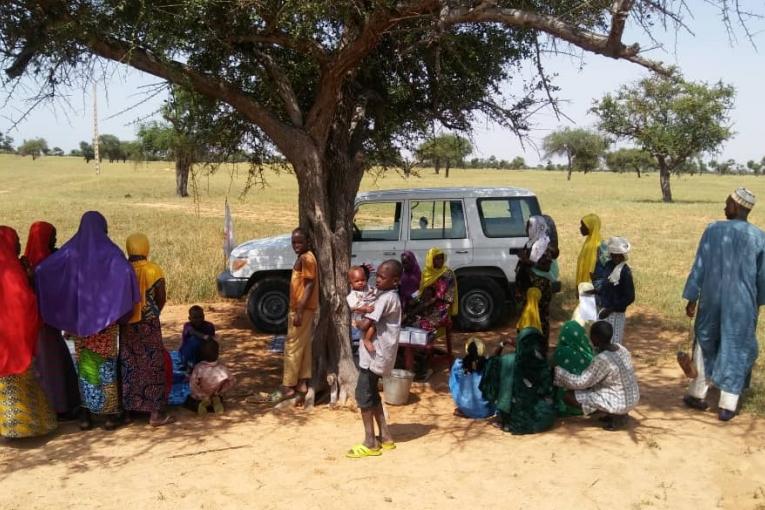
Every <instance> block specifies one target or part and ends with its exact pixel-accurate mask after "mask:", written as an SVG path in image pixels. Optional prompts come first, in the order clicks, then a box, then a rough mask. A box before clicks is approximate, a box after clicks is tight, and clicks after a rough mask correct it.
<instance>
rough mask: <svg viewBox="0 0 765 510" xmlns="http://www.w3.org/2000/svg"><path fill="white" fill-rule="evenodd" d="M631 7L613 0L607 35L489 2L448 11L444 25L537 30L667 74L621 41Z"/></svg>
mask: <svg viewBox="0 0 765 510" xmlns="http://www.w3.org/2000/svg"><path fill="white" fill-rule="evenodd" d="M631 4H632V1H630V0H621V1H620V0H616V1H615V2H614V6H615V7H617V9H615V11H614V21H613V22H612V27H611V32H610V34H609V36H605V35H602V34H597V33H595V32H591V31H589V30H585V29H582V28H579V27H577V26H575V25H572V24H570V23H566V22H564V21H561V20H560V19H558V18H555V17H553V16H548V15H545V14H536V13H534V12H529V11H523V10H521V9H509V8H507V9H505V8H501V7H497V5H496V3H495V2H494V1H491V0H488V1H483V2H481V3H480V4H479V5H478V6H477V7H474V8H461V9H455V10H452V11H449V12H448V13H447V14H446V16H445V18H444V21H443V22H444V24H445V25H460V24H464V23H501V24H503V25H506V26H510V27H523V28H530V29H534V30H539V31H541V32H545V33H546V34H549V35H551V36H553V37H555V38H558V39H561V40H563V41H566V42H568V43H571V44H573V45H575V46H578V47H580V48H582V49H584V50H586V51H590V52H592V53H597V54H599V55H604V56H606V57H611V58H615V59H621V60H627V61H629V62H633V63H635V64H639V65H641V66H643V67H645V68H647V69H650V70H652V71H655V72H657V73H660V74H663V75H666V74H668V70H667V69H666V68H665V67H664V66H663V65H662V64H661V63H659V62H655V61H652V60H648V59H646V58H643V57H641V56H640V55H639V52H640V46H639V45H638V44H632V45H630V46H626V45H624V43H622V42H621V40H620V39H621V33H622V32H623V30H624V26H623V23H624V21H625V19H626V16H627V15H628V14H629V10H627V11H623V9H624V8H625V6H626V7H627V8H630V7H631ZM622 18H624V19H622ZM620 24H621V27H620Z"/></svg>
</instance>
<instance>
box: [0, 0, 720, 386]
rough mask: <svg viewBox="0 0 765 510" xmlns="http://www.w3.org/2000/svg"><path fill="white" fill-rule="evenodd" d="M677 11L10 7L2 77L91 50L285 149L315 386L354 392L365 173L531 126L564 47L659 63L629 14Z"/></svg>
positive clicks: (56, 68) (43, 69)
mask: <svg viewBox="0 0 765 510" xmlns="http://www.w3.org/2000/svg"><path fill="white" fill-rule="evenodd" d="M711 1H713V2H716V3H718V4H719V5H720V6H721V7H729V5H728V3H729V2H730V3H731V4H732V3H733V2H732V0H711ZM574 4H575V8H572V6H573V5H574ZM686 13H687V11H685V10H682V5H680V3H679V2H677V3H676V2H663V1H662V2H656V1H653V0H634V1H624V0H619V1H616V2H611V1H608V2H604V1H597V2H571V1H562V0H561V1H557V0H556V1H551V2H519V1H511V0H501V1H497V2H489V1H473V0H454V1H452V0H449V1H447V0H400V1H399V0H395V1H394V0H382V1H377V2H359V1H357V0H332V1H329V0H305V1H299V2H282V1H267V2H250V1H243V2H200V1H198V0H174V1H172V2H169V1H166V0H156V1H152V2H124V1H96V0H78V1H76V2H72V1H68V0H46V1H45V2H37V1H32V0H6V1H4V2H0V65H2V67H3V68H4V69H5V71H6V74H7V76H8V77H9V81H8V83H9V84H13V83H15V82H14V81H13V80H17V79H21V77H22V76H28V77H29V78H30V79H35V78H37V79H39V81H40V85H41V86H42V93H44V94H49V97H59V94H57V93H56V92H57V91H56V88H57V87H58V86H59V85H60V84H62V83H63V84H70V83H72V82H73V80H75V79H76V78H77V77H78V76H83V75H84V76H83V78H84V80H86V81H87V80H91V79H92V73H93V72H94V69H100V65H95V61H94V59H95V58H96V57H100V58H101V59H106V60H110V61H115V62H121V63H124V64H126V65H129V66H132V67H134V68H137V69H139V70H142V71H144V72H147V73H150V74H153V75H155V76H157V77H159V78H161V79H163V80H167V81H169V82H172V83H173V84H175V85H176V86H178V87H181V88H183V89H184V90H189V91H193V92H194V93H196V94H200V95H202V96H205V97H207V98H209V99H210V100H211V101H213V102H214V103H215V105H216V107H217V109H218V111H219V112H221V114H222V115H223V114H231V115H232V116H235V117H237V118H238V119H239V122H240V123H241V124H246V125H247V130H242V131H241V132H242V140H246V141H250V140H255V141H257V142H258V144H259V148H262V149H264V150H265V151H266V154H264V155H263V156H262V157H264V158H265V157H269V156H268V153H269V152H270V153H271V154H273V153H274V152H276V151H278V152H279V153H280V154H281V155H282V156H283V157H284V159H285V160H286V161H288V162H289V163H290V164H291V165H292V166H293V169H294V172H295V175H296V178H297V180H298V184H299V188H300V190H299V191H300V192H299V201H298V205H299V217H300V223H301V225H302V226H303V227H305V228H306V230H307V231H308V232H309V233H310V234H311V237H312V238H313V245H314V251H315V253H316V255H317V257H318V259H319V261H320V264H319V267H320V271H321V275H320V278H321V282H322V285H321V295H322V300H321V301H322V308H321V313H320V321H319V325H318V326H317V328H318V329H317V332H316V334H315V338H316V339H317V341H316V342H315V344H314V352H316V353H317V366H318V367H319V370H318V371H317V374H316V377H315V381H314V382H316V383H319V382H320V381H322V380H325V379H323V378H324V374H325V372H326V370H330V371H337V373H338V377H339V380H340V384H341V385H342V386H343V387H344V388H345V389H346V390H347V391H348V392H349V393H350V385H351V384H353V381H354V377H355V373H356V372H355V368H354V365H353V361H352V357H351V352H350V342H349V340H348V331H347V330H348V328H347V327H346V326H345V324H347V310H346V307H345V306H344V304H343V300H342V296H343V295H344V294H345V291H346V289H347V281H346V275H345V270H346V268H347V267H348V265H350V247H351V232H352V219H353V214H354V197H355V195H356V193H357V191H358V188H359V184H360V182H361V178H362V176H363V173H364V171H365V170H366V169H368V168H370V167H371V166H373V165H378V166H380V165H382V166H385V165H390V164H399V163H400V162H401V156H400V154H401V152H402V149H410V150H413V149H414V148H415V146H416V144H417V143H418V142H419V141H421V140H423V139H424V138H427V134H428V133H429V132H430V131H431V129H432V126H433V123H434V121H435V122H436V123H437V124H439V125H440V126H442V127H444V128H445V129H448V130H450V131H467V130H469V129H470V126H471V123H472V122H473V120H474V119H475V118H476V116H477V115H480V116H481V118H487V117H488V118H489V119H491V120H493V121H496V122H499V123H500V124H502V125H504V126H508V127H510V128H512V129H514V130H515V131H516V132H517V133H519V134H524V133H526V132H528V128H529V125H528V118H529V115H530V113H531V112H533V111H537V110H538V109H539V107H540V103H544V102H548V99H547V94H546V92H548V91H551V92H554V90H555V88H554V86H552V85H551V84H550V82H549V79H548V77H547V76H546V75H544V74H543V73H541V76H538V77H537V78H535V79H534V80H532V81H531V82H528V83H518V80H519V76H521V75H522V74H523V73H519V72H518V66H519V65H520V64H521V63H523V62H527V61H528V62H531V63H532V64H533V66H532V67H533V68H534V69H539V70H543V69H544V63H543V62H542V61H541V60H540V59H541V58H542V57H541V56H542V55H546V54H547V53H548V50H549V51H554V50H555V48H556V45H557V44H560V43H567V44H571V45H574V46H576V47H578V48H581V49H582V50H584V51H588V52H593V53H597V54H601V55H605V56H608V57H611V58H615V59H624V60H628V61H631V62H635V63H638V64H641V65H644V66H646V67H648V68H651V69H655V70H660V69H662V67H661V66H660V65H658V64H656V63H654V62H651V61H649V60H647V59H646V58H645V57H644V56H643V55H641V54H640V48H639V46H638V45H634V44H624V43H623V42H622V34H623V31H624V26H625V21H626V19H627V18H630V19H631V20H634V22H635V23H636V24H638V25H640V26H642V27H643V28H645V29H646V30H647V31H648V32H649V33H650V32H651V30H653V29H654V27H656V26H661V25H662V23H661V22H666V21H669V22H671V21H672V20H675V19H677V20H679V21H682V20H683V17H684V15H685V14H686ZM728 19H730V18H728ZM98 62H101V61H98ZM508 82H513V84H514V85H518V87H508V86H507V83H508ZM50 89H53V90H50ZM503 90H505V91H506V90H523V91H524V94H522V95H519V96H513V97H510V96H504V97H503V96H502V95H501V94H502V92H501V91H503ZM538 95H541V97H538ZM237 131H238V130H237ZM248 152H251V151H248Z"/></svg>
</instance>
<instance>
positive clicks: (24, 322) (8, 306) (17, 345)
mask: <svg viewBox="0 0 765 510" xmlns="http://www.w3.org/2000/svg"><path fill="white" fill-rule="evenodd" d="M18 242H19V236H18V234H17V233H16V231H15V230H13V229H12V228H11V227H5V226H0V324H2V327H0V377H6V376H9V375H14V374H21V373H23V372H25V371H26V370H27V369H28V368H29V365H30V364H31V363H32V357H33V356H34V354H35V346H36V345H37V332H38V328H39V326H40V318H39V315H38V313H37V299H35V293H34V292H33V291H32V288H31V287H30V286H29V280H28V279H27V274H26V272H25V271H24V268H23V267H21V263H20V262H19V259H18V251H17V247H18Z"/></svg>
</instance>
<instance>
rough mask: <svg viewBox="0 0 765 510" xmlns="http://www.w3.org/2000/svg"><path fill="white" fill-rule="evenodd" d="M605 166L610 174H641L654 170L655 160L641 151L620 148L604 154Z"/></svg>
mask: <svg viewBox="0 0 765 510" xmlns="http://www.w3.org/2000/svg"><path fill="white" fill-rule="evenodd" d="M606 166H607V167H608V169H609V170H611V171H612V172H635V173H637V176H638V178H640V174H642V173H643V172H648V171H651V170H655V169H656V160H655V159H654V158H653V156H651V155H650V154H649V153H648V152H646V151H644V150H642V149H635V148H629V149H627V148H622V149H618V150H615V151H613V152H609V153H608V154H606Z"/></svg>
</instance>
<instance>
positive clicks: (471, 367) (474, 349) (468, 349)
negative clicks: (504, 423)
mask: <svg viewBox="0 0 765 510" xmlns="http://www.w3.org/2000/svg"><path fill="white" fill-rule="evenodd" d="M484 351H485V347H484V345H483V342H481V340H479V339H478V338H470V339H468V341H467V344H466V345H465V353H466V354H465V357H464V358H462V359H459V358H458V359H456V360H454V364H453V365H452V370H451V372H450V374H449V390H450V392H451V394H452V400H454V404H455V405H456V406H457V407H456V408H455V409H454V415H455V416H460V417H462V418H476V419H479V418H487V417H489V416H491V415H493V414H494V406H492V405H491V404H489V403H488V402H487V401H486V399H485V398H483V394H482V393H481V390H480V389H479V386H480V384H481V378H482V377H483V370H484V365H486V358H485V357H484Z"/></svg>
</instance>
